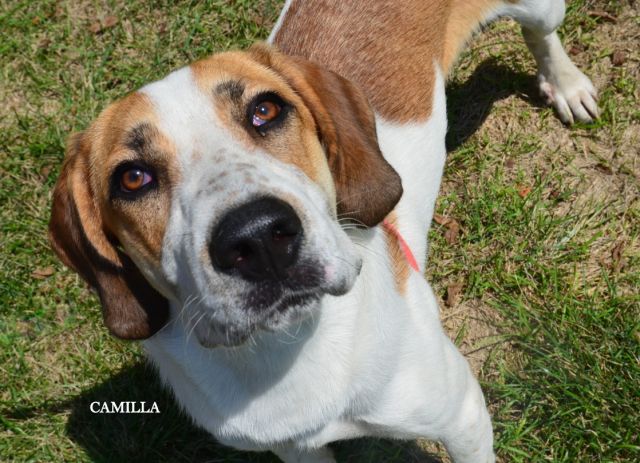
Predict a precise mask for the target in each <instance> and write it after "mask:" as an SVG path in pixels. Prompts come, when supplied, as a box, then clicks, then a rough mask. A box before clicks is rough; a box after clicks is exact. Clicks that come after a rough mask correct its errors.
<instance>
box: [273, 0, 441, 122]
mask: <svg viewBox="0 0 640 463" xmlns="http://www.w3.org/2000/svg"><path fill="white" fill-rule="evenodd" d="M449 3H450V2H449V1H447V0H433V1H429V2H427V1H422V0H414V1H410V2H398V1H395V0H386V1H377V2H370V1H367V0H352V1H349V2H343V1H339V0H333V1H327V0H304V1H302V0H294V1H293V3H292V4H291V6H290V8H289V10H288V13H287V15H286V17H285V18H284V20H283V22H282V25H281V27H280V29H279V30H278V32H277V33H276V35H275V38H274V44H275V45H277V46H278V47H279V48H280V49H281V50H283V51H284V52H285V53H287V54H290V55H300V56H303V57H305V58H308V59H310V60H312V61H315V62H317V63H321V64H323V65H325V66H327V67H328V68H329V69H330V70H332V71H335V72H337V73H338V74H340V75H342V76H344V77H346V78H347V79H350V80H352V81H353V82H355V83H357V84H358V85H360V86H361V87H362V89H363V90H364V93H365V95H366V96H367V98H368V99H369V101H370V102H371V104H372V106H373V108H374V109H375V110H376V111H377V112H378V113H379V114H380V115H382V116H383V117H384V118H385V119H387V120H392V121H396V122H407V121H412V120H424V119H426V118H428V117H429V115H430V114H431V106H432V102H433V87H434V83H435V70H434V66H433V65H434V61H436V62H437V61H441V60H442V54H443V49H444V33H443V31H444V30H445V29H446V21H447V17H448V15H449Z"/></svg>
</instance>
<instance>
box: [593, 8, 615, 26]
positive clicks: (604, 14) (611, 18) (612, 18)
mask: <svg viewBox="0 0 640 463" xmlns="http://www.w3.org/2000/svg"><path fill="white" fill-rule="evenodd" d="M587 14H588V15H589V16H591V17H592V18H599V19H604V20H605V21H609V22H611V23H615V22H618V18H616V17H615V16H613V15H612V14H610V13H607V12H606V11H602V10H592V11H589V12H588V13H587Z"/></svg>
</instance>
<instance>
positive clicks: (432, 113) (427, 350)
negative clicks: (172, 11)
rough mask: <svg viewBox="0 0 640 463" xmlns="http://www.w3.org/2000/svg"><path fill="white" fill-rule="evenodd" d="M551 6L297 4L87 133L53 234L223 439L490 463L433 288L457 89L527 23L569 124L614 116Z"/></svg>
mask: <svg viewBox="0 0 640 463" xmlns="http://www.w3.org/2000/svg"><path fill="white" fill-rule="evenodd" d="M564 8H565V7H564V3H563V2H562V1H555V0H539V1H533V0H508V1H499V0H468V1H466V0H465V1H463V0H429V1H426V0H402V1H395V0H394V1H391V0H379V1H378V0H368V1H362V0H351V1H348V2H346V1H345V2H340V1H336V0H322V1H321V0H305V1H301V0H289V1H287V3H286V5H285V6H284V9H283V11H282V14H281V16H280V17H279V19H278V22H277V24H276V26H275V28H274V30H273V32H272V33H271V35H270V37H269V39H268V43H267V44H257V45H254V46H253V47H251V48H249V49H248V50H246V51H231V52H225V53H220V54H217V55H214V56H212V57H209V58H206V59H203V60H201V61H198V62H195V63H193V64H191V65H189V66H187V67H184V68H182V69H180V70H177V71H175V72H173V73H171V74H170V75H168V76H167V77H166V78H164V79H162V80H160V81H157V82H154V83H151V84H149V85H147V86H145V87H143V88H142V89H140V90H138V91H136V92H134V93H132V94H130V95H128V96H126V97H124V98H123V99H121V100H119V101H117V102H115V103H113V104H111V105H110V106H108V107H107V108H106V109H105V110H104V111H103V112H102V113H101V114H100V116H99V117H98V118H97V119H96V121H94V122H93V123H92V124H91V126H90V127H89V128H88V129H87V130H85V131H84V132H82V133H80V134H76V135H73V136H72V137H71V138H70V140H69V142H68V147H67V153H66V156H65V161H64V164H63V166H62V170H61V173H60V177H59V179H58V182H57V184H56V187H55V190H54V194H53V207H52V215H51V221H50V228H49V230H50V239H51V243H52V247H53V249H54V251H55V252H56V253H57V254H58V256H59V257H60V258H61V260H62V261H63V262H64V263H65V264H66V265H68V266H69V267H71V268H72V269H74V270H75V271H77V272H78V273H79V274H80V275H81V276H82V277H83V278H84V279H85V280H86V281H87V282H88V283H89V284H90V286H92V287H93V288H95V289H96V291H97V293H98V295H99V298H100V302H101V305H102V310H103V316H104V322H105V325H106V326H107V328H108V329H109V330H110V332H111V333H112V334H113V335H115V336H117V337H119V338H122V339H139V340H144V342H143V343H144V348H145V351H146V353H147V355H148V357H149V358H150V359H151V361H152V362H153V364H155V366H156V367H157V369H158V371H159V374H160V376H161V378H162V379H163V381H164V382H165V383H166V384H168V385H169V386H170V388H171V389H172V390H173V393H174V394H175V398H176V399H177V401H178V403H179V404H180V405H181V406H182V407H183V408H184V410H185V411H186V412H187V413H188V414H189V415H190V416H191V417H192V418H193V420H194V421H195V422H196V423H197V424H198V425H199V426H201V427H202V428H204V429H206V430H207V431H208V432H210V433H211V434H212V435H213V436H215V438H216V439H218V440H219V441H220V442H222V443H223V444H226V445H229V446H232V447H235V448H238V449H244V450H248V451H266V450H270V451H272V452H274V453H275V454H276V455H278V456H279V457H280V458H281V459H282V460H283V461H284V462H287V463H289V462H333V461H335V460H334V458H333V456H332V453H331V451H330V449H329V448H328V447H327V444H328V443H330V442H333V441H336V440H340V439H347V438H355V437H360V436H379V437H391V438H399V439H414V438H428V439H432V440H438V441H441V442H443V443H444V445H445V447H446V449H447V451H448V452H449V454H450V455H451V457H452V458H453V460H454V461H456V462H459V463H484V462H492V461H494V458H495V457H494V452H493V437H492V426H491V420H490V416H489V413H488V412H487V408H486V405H485V401H484V398H483V394H482V391H481V389H480V387H479V385H478V382H477V381H476V379H475V378H474V377H473V375H472V373H471V371H470V368H469V366H468V364H467V362H466V360H465V359H464V357H463V356H462V355H461V354H460V353H459V352H458V350H457V349H456V347H455V346H454V344H453V343H452V342H451V341H450V340H449V338H448V337H447V335H446V334H445V333H444V331H443V329H442V328H441V325H440V321H439V313H438V304H437V301H436V298H435V296H434V294H433V291H432V290H431V288H430V286H429V284H428V283H427V282H426V280H425V278H424V277H423V273H424V271H425V265H426V254H427V239H426V237H427V232H428V230H429V226H430V222H431V219H432V216H433V211H434V205H435V200H436V196H437V192H438V188H439V185H440V178H441V176H442V171H443V166H444V162H445V155H446V152H445V132H446V129H447V120H446V107H445V87H444V85H445V79H446V76H447V73H448V72H449V71H450V69H451V67H452V65H453V63H454V61H455V59H456V57H457V55H458V54H459V52H460V50H461V49H462V48H463V46H464V44H465V43H466V41H467V40H468V38H469V37H470V36H471V34H472V33H473V32H474V31H475V30H476V29H477V28H478V27H479V26H480V25H481V24H482V23H485V22H487V21H490V20H492V19H494V18H497V17H500V16H509V17H512V18H514V19H515V20H516V21H518V22H519V23H520V24H521V25H522V31H523V34H524V38H525V40H526V43H527V45H528V46H529V49H530V50H531V52H532V53H533V55H534V57H535V59H536V61H537V63H538V68H539V74H538V79H539V87H540V90H541V92H542V93H543V95H544V96H545V97H546V98H547V100H548V101H549V103H551V104H552V105H553V106H554V107H555V108H556V110H557V112H558V114H559V116H560V118H561V119H562V120H563V121H565V122H567V123H571V122H573V121H574V120H579V121H590V120H592V119H593V118H595V117H597V114H598V108H597V99H596V92H595V89H594V87H593V85H592V84H591V82H590V81H589V79H588V78H587V77H585V76H584V75H583V74H582V73H581V72H580V71H579V70H578V69H577V68H576V67H575V66H574V65H573V63H572V62H571V60H570V59H569V58H568V57H567V55H566V54H565V52H564V50H563V48H562V45H561V43H560V40H559V39H558V36H557V34H556V32H555V29H556V28H557V27H558V26H559V25H560V23H561V21H562V19H563V16H564Z"/></svg>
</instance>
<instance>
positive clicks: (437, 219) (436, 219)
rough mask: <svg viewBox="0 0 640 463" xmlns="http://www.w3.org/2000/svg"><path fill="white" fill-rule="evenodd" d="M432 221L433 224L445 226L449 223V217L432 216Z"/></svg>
mask: <svg viewBox="0 0 640 463" xmlns="http://www.w3.org/2000/svg"><path fill="white" fill-rule="evenodd" d="M433 221H434V222H435V223H437V224H438V225H446V224H448V223H449V222H450V221H451V219H450V218H449V217H446V216H444V215H440V214H433Z"/></svg>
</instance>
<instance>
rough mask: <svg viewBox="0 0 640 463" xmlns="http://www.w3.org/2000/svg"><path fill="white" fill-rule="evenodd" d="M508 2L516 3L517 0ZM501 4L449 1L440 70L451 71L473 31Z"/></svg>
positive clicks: (494, 1) (498, 0)
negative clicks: (449, 6)
mask: <svg viewBox="0 0 640 463" xmlns="http://www.w3.org/2000/svg"><path fill="white" fill-rule="evenodd" d="M508 1H509V2H510V3H517V0H508ZM501 3H503V2H502V1H501V0H473V1H467V0H451V14H450V15H449V19H448V21H447V28H446V32H445V39H444V54H443V56H442V68H443V70H444V71H445V72H446V73H449V72H450V71H451V68H452V66H453V64H454V63H455V60H456V58H457V57H458V55H459V54H460V52H461V51H462V48H463V47H464V45H465V44H466V43H467V41H468V40H469V39H470V38H471V35H472V34H473V33H474V31H476V30H477V29H478V27H480V25H481V24H482V23H483V22H484V20H485V19H486V17H487V15H488V14H489V13H490V12H491V11H492V10H493V9H494V8H495V7H497V6H498V5H500V4H501Z"/></svg>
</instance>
